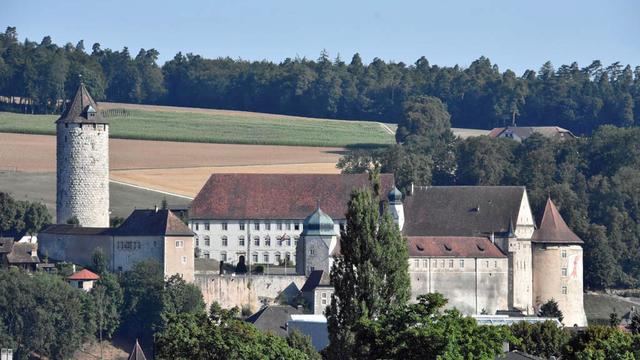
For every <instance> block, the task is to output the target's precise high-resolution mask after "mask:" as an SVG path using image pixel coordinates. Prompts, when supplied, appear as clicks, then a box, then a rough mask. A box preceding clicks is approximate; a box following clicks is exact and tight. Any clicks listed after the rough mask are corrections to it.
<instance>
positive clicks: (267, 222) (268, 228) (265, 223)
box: [264, 221, 271, 230]
mask: <svg viewBox="0 0 640 360" xmlns="http://www.w3.org/2000/svg"><path fill="white" fill-rule="evenodd" d="M264 228H265V229H267V230H271V222H269V221H265V222H264Z"/></svg>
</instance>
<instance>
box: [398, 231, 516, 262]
mask: <svg viewBox="0 0 640 360" xmlns="http://www.w3.org/2000/svg"><path fill="white" fill-rule="evenodd" d="M407 239H408V242H407V244H408V247H409V257H420V256H427V257H466V258H503V257H506V255H505V254H504V253H503V252H502V251H500V249H499V248H498V247H497V246H496V245H495V244H493V243H492V242H491V241H490V240H489V239H487V238H486V237H464V236H410V237H408V238H407Z"/></svg>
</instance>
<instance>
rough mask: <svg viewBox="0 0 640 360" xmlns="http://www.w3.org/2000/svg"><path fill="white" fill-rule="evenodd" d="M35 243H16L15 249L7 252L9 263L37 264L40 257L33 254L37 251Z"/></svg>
mask: <svg viewBox="0 0 640 360" xmlns="http://www.w3.org/2000/svg"><path fill="white" fill-rule="evenodd" d="M35 246H36V245H35V244H29V243H15V244H14V245H13V250H12V251H11V252H10V253H8V254H7V262H8V263H9V264H37V263H39V262H40V259H39V258H38V256H37V255H34V256H32V255H31V253H32V252H34V251H35V249H36V248H35Z"/></svg>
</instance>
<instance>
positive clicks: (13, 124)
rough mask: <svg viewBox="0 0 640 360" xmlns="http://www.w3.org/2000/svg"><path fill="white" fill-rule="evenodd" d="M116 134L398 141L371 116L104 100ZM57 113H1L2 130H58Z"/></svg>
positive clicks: (304, 142)
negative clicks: (310, 115) (352, 118)
mask: <svg viewBox="0 0 640 360" xmlns="http://www.w3.org/2000/svg"><path fill="white" fill-rule="evenodd" d="M100 105H101V107H102V110H103V111H105V113H106V115H107V116H108V118H109V121H110V123H111V129H110V136H111V137H112V138H121V139H141V140H166V141H181V142H202V143H226V144H262V145H295V146H335V147H346V146H349V147H366V146H380V145H388V144H392V143H394V142H395V138H394V135H393V134H392V133H391V132H390V131H389V128H388V127H385V126H383V125H382V124H380V123H377V122H370V121H344V120H328V119H316V118H305V117H297V116H286V115H274V114H263V113H252V112H243V111H227V110H212V109H197V108H179V107H170V106H151V105H132V104H117V103H102V104H100ZM56 118H57V116H56V115H23V114H16V113H8V112H0V132H12V133H27V134H45V135H53V134H55V125H54V121H55V119H56Z"/></svg>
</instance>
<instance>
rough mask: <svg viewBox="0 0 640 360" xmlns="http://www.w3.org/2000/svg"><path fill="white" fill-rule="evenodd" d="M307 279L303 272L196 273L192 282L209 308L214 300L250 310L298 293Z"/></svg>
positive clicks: (230, 306) (223, 305)
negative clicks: (262, 273) (264, 273)
mask: <svg viewBox="0 0 640 360" xmlns="http://www.w3.org/2000/svg"><path fill="white" fill-rule="evenodd" d="M305 281H306V278H305V277H304V276H302V275H252V276H246V275H243V276H231V275H218V274H209V273H201V272H196V274H195V284H196V285H197V286H198V287H199V288H200V290H201V291H202V296H203V297H204V301H205V303H206V304H207V307H209V306H210V305H211V304H212V303H213V302H214V301H216V302H218V303H219V304H220V305H221V306H222V307H223V308H232V307H234V306H238V307H244V306H248V307H249V309H250V310H251V311H252V312H255V311H257V310H258V309H260V307H261V304H263V303H273V302H275V300H276V298H277V297H279V296H280V295H281V294H282V297H283V298H285V299H293V298H294V297H295V296H297V295H298V292H299V291H300V288H302V285H304V283H305Z"/></svg>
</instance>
